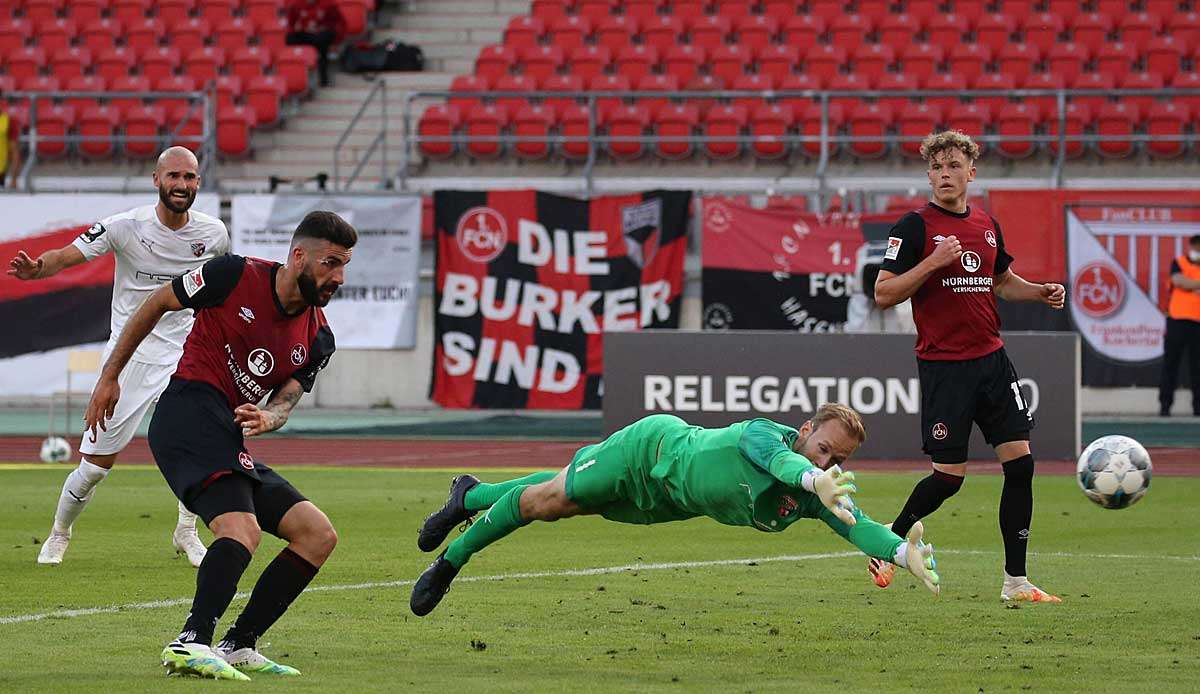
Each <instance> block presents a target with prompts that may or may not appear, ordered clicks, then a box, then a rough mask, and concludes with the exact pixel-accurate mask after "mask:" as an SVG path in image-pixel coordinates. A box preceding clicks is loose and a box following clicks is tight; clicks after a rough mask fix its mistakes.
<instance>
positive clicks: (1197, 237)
mask: <svg viewBox="0 0 1200 694" xmlns="http://www.w3.org/2000/svg"><path fill="white" fill-rule="evenodd" d="M1188 243H1190V244H1191V245H1193V246H1200V234H1192V238H1190V239H1188Z"/></svg>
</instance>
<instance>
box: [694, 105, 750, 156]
mask: <svg viewBox="0 0 1200 694" xmlns="http://www.w3.org/2000/svg"><path fill="white" fill-rule="evenodd" d="M746 123H747V116H746V109H744V108H742V107H741V106H713V107H712V108H710V109H708V113H707V114H705V116H704V128H703V129H704V136H705V137H707V138H721V137H737V136H740V135H742V134H743V131H744V130H745V129H746ZM742 149H743V147H742V143H740V142H737V141H730V140H725V141H722V140H708V141H706V142H705V143H704V152H705V154H707V155H708V156H709V157H710V158H712V159H733V158H736V157H738V156H740V155H741V154H742Z"/></svg>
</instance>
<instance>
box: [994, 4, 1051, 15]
mask: <svg viewBox="0 0 1200 694" xmlns="http://www.w3.org/2000/svg"><path fill="white" fill-rule="evenodd" d="M1040 2H1041V0H998V3H997V5H998V7H999V8H1000V11H1001V12H1003V13H1004V14H1007V15H1011V16H1013V17H1027V16H1029V15H1031V14H1033V13H1034V9H1033V7H1034V5H1038V4H1040Z"/></svg>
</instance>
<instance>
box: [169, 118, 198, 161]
mask: <svg viewBox="0 0 1200 694" xmlns="http://www.w3.org/2000/svg"><path fill="white" fill-rule="evenodd" d="M164 130H165V132H166V135H167V137H166V142H167V145H168V146H170V147H187V148H188V149H190V150H192V151H193V152H198V151H200V146H201V145H202V144H203V142H204V114H203V112H202V111H199V110H197V111H191V112H188V111H182V112H178V113H176V114H175V115H174V117H172V115H171V113H170V111H168V112H167V124H166V127H165V128H164Z"/></svg>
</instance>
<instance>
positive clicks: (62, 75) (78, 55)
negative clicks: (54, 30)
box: [50, 46, 92, 82]
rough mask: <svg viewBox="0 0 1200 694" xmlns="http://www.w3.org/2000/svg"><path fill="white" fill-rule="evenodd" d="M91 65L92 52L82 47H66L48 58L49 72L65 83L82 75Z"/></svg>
mask: <svg viewBox="0 0 1200 694" xmlns="http://www.w3.org/2000/svg"><path fill="white" fill-rule="evenodd" d="M91 65H92V52H91V51H89V50H88V49H86V48H84V47H83V46H67V47H66V48H61V49H59V50H58V51H57V52H56V53H55V54H54V55H53V56H52V57H51V58H50V72H51V73H53V74H54V76H55V77H57V78H58V79H60V80H62V81H63V82H66V81H67V80H69V79H71V78H72V77H78V76H79V75H82V74H83V73H84V71H86V70H87V68H88V67H90V66H91Z"/></svg>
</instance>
